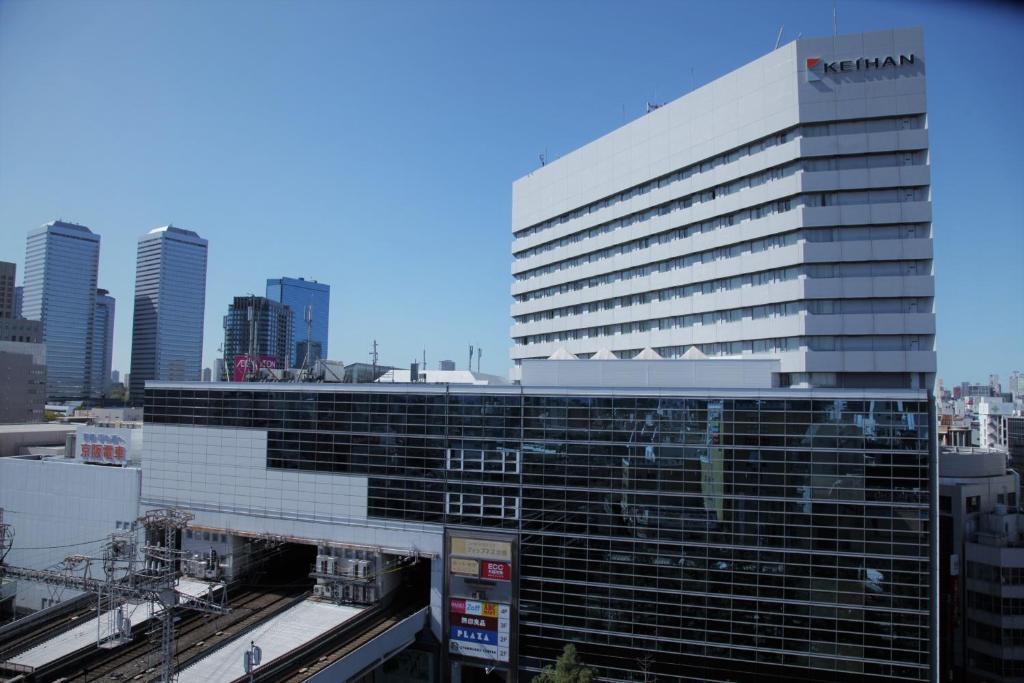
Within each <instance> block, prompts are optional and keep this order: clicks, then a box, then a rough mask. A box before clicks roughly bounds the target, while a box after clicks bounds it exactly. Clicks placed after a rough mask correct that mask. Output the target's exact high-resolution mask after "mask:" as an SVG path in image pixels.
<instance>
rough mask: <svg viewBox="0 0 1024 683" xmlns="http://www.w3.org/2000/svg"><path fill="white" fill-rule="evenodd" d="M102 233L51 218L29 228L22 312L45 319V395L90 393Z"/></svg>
mask: <svg viewBox="0 0 1024 683" xmlns="http://www.w3.org/2000/svg"><path fill="white" fill-rule="evenodd" d="M99 261H100V236H99V235H96V234H94V233H93V232H92V231H91V230H89V228H87V227H85V226H84V225H76V224H74V223H65V222H64V221H53V222H52V223H47V224H46V225H44V226H42V227H40V228H38V229H36V230H32V231H31V232H29V234H28V241H27V244H26V248H25V278H24V282H25V290H24V298H23V303H22V315H23V316H24V317H25V318H27V319H29V320H39V321H41V322H42V324H43V343H44V344H45V346H46V367H47V398H49V399H51V400H61V399H80V398H86V397H88V396H89V393H90V390H89V380H90V375H91V370H92V328H93V314H94V311H95V308H96V273H97V270H98V268H99Z"/></svg>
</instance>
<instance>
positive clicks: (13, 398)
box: [0, 321, 46, 424]
mask: <svg viewBox="0 0 1024 683" xmlns="http://www.w3.org/2000/svg"><path fill="white" fill-rule="evenodd" d="M14 322H21V321H14ZM29 322H31V321H29ZM37 324H38V323H37ZM0 387H2V389H0V423H2V424H10V423H18V422H42V420H43V417H44V406H45V405H46V347H45V346H44V345H43V344H39V343H35V344H33V343H29V342H19V341H0Z"/></svg>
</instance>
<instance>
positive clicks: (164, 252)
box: [129, 225, 207, 401]
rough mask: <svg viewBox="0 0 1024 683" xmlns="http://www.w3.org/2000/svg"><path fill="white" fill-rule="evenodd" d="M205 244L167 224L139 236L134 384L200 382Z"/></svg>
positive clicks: (136, 388) (135, 388)
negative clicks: (175, 381) (162, 381)
mask: <svg viewBox="0 0 1024 683" xmlns="http://www.w3.org/2000/svg"><path fill="white" fill-rule="evenodd" d="M206 252H207V241H206V240H205V239H203V238H202V237H200V236H199V235H197V234H196V233H195V232H193V231H191V230H183V229H181V228H175V227H173V226H170V225H168V226H165V227H162V228H156V229H154V230H150V231H149V232H148V233H146V234H145V235H143V236H142V237H141V238H139V249H138V261H137V263H136V266H135V316H134V319H133V320H132V367H131V373H130V374H131V386H130V387H129V389H130V393H131V396H132V398H133V400H137V401H141V400H142V389H143V387H144V386H145V384H146V380H150V379H160V380H172V381H174V380H185V381H198V380H199V378H200V373H201V372H202V361H203V314H204V311H205V309H206Z"/></svg>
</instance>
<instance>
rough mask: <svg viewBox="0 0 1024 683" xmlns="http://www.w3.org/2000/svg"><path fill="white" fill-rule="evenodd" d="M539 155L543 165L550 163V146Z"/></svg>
mask: <svg viewBox="0 0 1024 683" xmlns="http://www.w3.org/2000/svg"><path fill="white" fill-rule="evenodd" d="M538 156H539V157H540V165H541V166H543V165H544V164H546V163H548V148H547V147H545V148H544V151H543V152H541V153H540V154H539V155H538Z"/></svg>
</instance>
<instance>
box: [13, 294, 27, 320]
mask: <svg viewBox="0 0 1024 683" xmlns="http://www.w3.org/2000/svg"><path fill="white" fill-rule="evenodd" d="M24 299H25V288H24V287H20V286H19V287H15V288H14V317H15V318H23V317H24V316H23V315H22V314H21V303H22V301H24Z"/></svg>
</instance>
